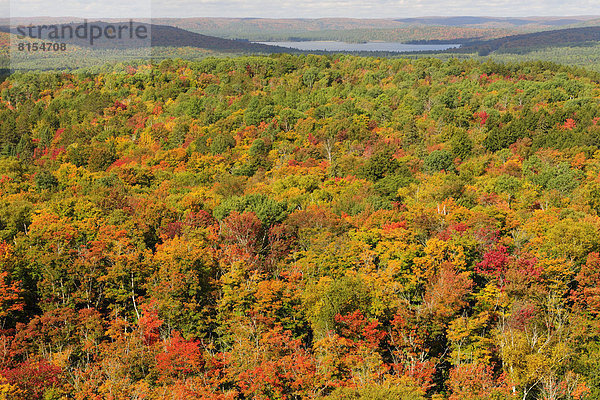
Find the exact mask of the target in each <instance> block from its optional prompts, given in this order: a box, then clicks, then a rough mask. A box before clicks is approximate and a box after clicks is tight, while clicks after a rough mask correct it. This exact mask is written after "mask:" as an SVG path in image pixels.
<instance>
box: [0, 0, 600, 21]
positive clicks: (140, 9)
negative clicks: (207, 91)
mask: <svg viewBox="0 0 600 400" xmlns="http://www.w3.org/2000/svg"><path fill="white" fill-rule="evenodd" d="M6 1H10V4H11V7H10V14H11V15H12V16H40V15H47V16H80V17H87V18H92V17H148V16H150V14H151V15H152V16H154V17H272V18H320V17H354V18H394V17H414V16H427V15H428V16H430V15H437V16H451V15H485V16H511V17H517V16H532V15H540V16H542V15H562V16H565V15H585V14H599V13H600V8H599V7H598V0H577V1H576V2H566V1H564V0H529V1H526V2H525V1H522V0H519V1H517V0H511V1H500V0H489V1H483V0H454V1H451V2H449V1H446V0H375V1H360V0H341V1H335V0H305V1H288V0H283V1H277V0H262V1H252V0H128V1H123V0H103V1H98V0H63V1H60V7H57V3H55V2H48V1H42V0H19V1H17V0H0V5H1V4H2V2H6ZM0 12H1V8H0ZM0 17H1V16H0Z"/></svg>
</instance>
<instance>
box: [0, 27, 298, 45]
mask: <svg viewBox="0 0 600 400" xmlns="http://www.w3.org/2000/svg"><path fill="white" fill-rule="evenodd" d="M120 24H126V23H125V22H121V23H120ZM110 25H113V26H115V25H118V24H117V23H116V22H105V21H93V22H88V25H87V26H88V27H91V26H94V27H97V28H99V29H101V30H103V31H104V30H105V29H106V28H107V27H109V26H110ZM81 26H82V23H80V22H78V23H66V24H65V23H63V24H59V25H58V27H59V31H60V32H63V29H64V32H69V31H70V30H75V29H77V28H78V27H81ZM139 28H144V29H143V31H145V32H149V34H148V36H149V39H146V40H144V39H143V38H140V39H137V38H135V37H134V38H133V39H131V38H129V37H128V36H127V35H123V36H124V39H122V40H118V39H110V38H108V37H106V36H104V35H103V36H102V37H100V38H97V39H94V41H93V44H92V42H91V40H90V37H89V34H88V36H86V37H84V38H80V37H76V36H75V35H73V37H71V36H70V35H68V34H67V35H66V36H65V37H61V39H60V40H57V41H60V42H64V43H67V44H73V45H77V46H82V47H92V46H93V47H94V48H98V49H113V48H114V49H119V48H135V47H148V46H150V45H151V46H152V47H195V48H199V49H205V50H214V51H218V52H236V53H284V52H285V53H289V52H293V51H291V50H290V49H285V48H282V47H277V46H268V45H263V44H257V43H251V42H249V41H244V40H230V39H223V38H219V37H215V36H208V35H202V34H199V33H195V32H190V31H187V30H185V29H181V28H177V27H174V26H168V25H158V24H147V23H141V22H133V23H132V24H131V25H130V26H129V29H131V30H136V29H139ZM87 29H88V32H89V30H90V29H91V28H87ZM0 31H3V32H9V33H12V34H19V33H20V32H19V31H18V27H15V26H13V27H11V28H8V27H6V26H5V27H0ZM83 31H84V30H82V32H83ZM22 32H25V33H26V34H27V36H29V34H30V32H32V33H33V35H32V36H31V37H33V38H36V39H44V40H54V38H53V37H52V36H51V32H52V31H51V29H49V28H44V29H42V30H41V33H42V34H41V37H40V36H38V35H39V32H40V31H39V30H38V26H34V27H33V29H32V31H29V30H28V29H25V30H21V33H22ZM125 32H128V31H125ZM82 36H83V35H82Z"/></svg>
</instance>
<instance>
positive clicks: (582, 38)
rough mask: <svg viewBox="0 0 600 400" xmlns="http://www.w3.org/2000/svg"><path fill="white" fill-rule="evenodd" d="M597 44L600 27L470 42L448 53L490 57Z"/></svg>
mask: <svg viewBox="0 0 600 400" xmlns="http://www.w3.org/2000/svg"><path fill="white" fill-rule="evenodd" d="M597 42H600V26H593V27H586V28H571V29H560V30H553V31H545V32H535V33H528V34H522V35H513V36H507V37H503V38H499V39H492V40H485V41H476V42H470V43H467V44H465V45H463V46H462V47H461V48H460V49H452V50H449V51H448V52H454V53H456V52H459V53H474V52H476V53H479V54H480V55H488V54H490V53H493V52H503V53H523V52H527V51H529V50H531V49H533V48H542V47H559V46H582V45H587V44H592V43H597Z"/></svg>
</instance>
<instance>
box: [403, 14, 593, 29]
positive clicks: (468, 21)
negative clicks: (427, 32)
mask: <svg viewBox="0 0 600 400" xmlns="http://www.w3.org/2000/svg"><path fill="white" fill-rule="evenodd" d="M594 18H597V17H587V16H586V17H566V18H565V17H531V18H495V17H470V16H464V17H423V18H402V19H396V20H395V21H398V22H401V23H404V24H410V25H442V26H468V25H490V24H507V25H513V26H517V27H519V26H524V25H543V26H567V25H574V24H579V23H585V22H587V21H589V20H590V19H594Z"/></svg>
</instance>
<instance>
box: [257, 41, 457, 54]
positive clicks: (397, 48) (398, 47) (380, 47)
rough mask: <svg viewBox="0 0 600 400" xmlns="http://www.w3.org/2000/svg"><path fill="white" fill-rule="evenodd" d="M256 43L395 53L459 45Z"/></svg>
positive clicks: (302, 47)
mask: <svg viewBox="0 0 600 400" xmlns="http://www.w3.org/2000/svg"><path fill="white" fill-rule="evenodd" d="M257 43H261V44H268V45H271V46H280V47H287V48H291V49H298V50H304V51H388V52H395V53H406V52H411V51H440V50H447V49H452V48H457V47H460V45H459V44H406V43H397V42H368V43H345V42H334V41H302V42H257Z"/></svg>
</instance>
